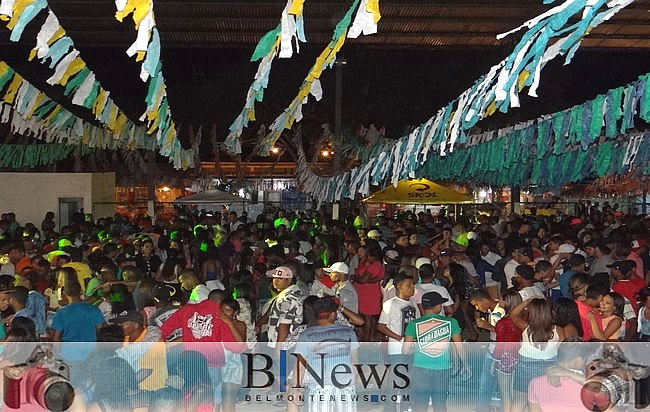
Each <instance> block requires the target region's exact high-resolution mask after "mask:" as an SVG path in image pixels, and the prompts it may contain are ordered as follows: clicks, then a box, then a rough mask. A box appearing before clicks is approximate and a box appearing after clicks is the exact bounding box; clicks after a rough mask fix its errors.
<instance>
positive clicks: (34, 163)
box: [0, 144, 75, 169]
mask: <svg viewBox="0 0 650 412" xmlns="http://www.w3.org/2000/svg"><path fill="white" fill-rule="evenodd" d="M74 149H75V148H74V146H68V145H65V144H0V168H11V169H22V168H35V167H38V166H47V165H50V164H52V163H56V162H58V161H59V160H63V159H65V158H67V157H68V156H70V153H72V151H73V150H74Z"/></svg>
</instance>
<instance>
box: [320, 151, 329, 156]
mask: <svg viewBox="0 0 650 412" xmlns="http://www.w3.org/2000/svg"><path fill="white" fill-rule="evenodd" d="M321 154H322V155H323V157H327V156H329V155H330V152H329V151H327V150H323V151H322V152H321Z"/></svg>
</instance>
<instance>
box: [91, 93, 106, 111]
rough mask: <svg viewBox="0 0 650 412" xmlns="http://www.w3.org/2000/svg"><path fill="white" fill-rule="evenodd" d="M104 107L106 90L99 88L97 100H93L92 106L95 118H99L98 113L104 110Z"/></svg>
mask: <svg viewBox="0 0 650 412" xmlns="http://www.w3.org/2000/svg"><path fill="white" fill-rule="evenodd" d="M105 105H106V90H104V88H103V87H100V88H99V95H98V96H97V100H95V104H93V114H94V115H95V116H99V115H100V113H101V112H102V111H103V110H104V106H105Z"/></svg>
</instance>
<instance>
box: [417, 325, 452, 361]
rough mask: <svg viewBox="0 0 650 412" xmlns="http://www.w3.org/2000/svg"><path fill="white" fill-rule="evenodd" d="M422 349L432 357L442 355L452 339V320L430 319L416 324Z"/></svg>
mask: <svg viewBox="0 0 650 412" xmlns="http://www.w3.org/2000/svg"><path fill="white" fill-rule="evenodd" d="M415 333H416V334H417V342H418V345H419V347H420V351H421V352H422V353H423V354H425V355H427V356H430V357H432V358H437V357H438V356H440V355H442V354H443V353H444V352H445V351H446V350H447V348H448V347H449V342H450V341H451V322H450V321H447V320H439V319H429V320H425V321H422V322H419V323H416V324H415Z"/></svg>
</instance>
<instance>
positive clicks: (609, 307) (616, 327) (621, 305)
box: [587, 292, 625, 342]
mask: <svg viewBox="0 0 650 412" xmlns="http://www.w3.org/2000/svg"><path fill="white" fill-rule="evenodd" d="M624 310H625V298H624V297H623V296H621V295H620V294H618V293H616V292H610V293H608V294H606V295H605V296H603V299H602V300H601V301H600V316H601V317H602V329H601V327H600V326H598V323H597V322H596V318H595V317H594V316H593V314H592V313H591V312H589V313H587V318H589V321H590V322H591V329H592V331H593V333H594V336H595V337H596V339H598V340H601V341H603V342H605V341H608V342H618V341H620V340H621V338H624V337H625V320H624V319H625V315H624V314H623V311H624Z"/></svg>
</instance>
